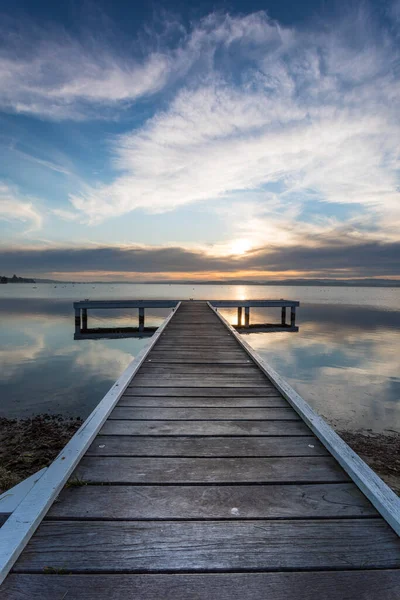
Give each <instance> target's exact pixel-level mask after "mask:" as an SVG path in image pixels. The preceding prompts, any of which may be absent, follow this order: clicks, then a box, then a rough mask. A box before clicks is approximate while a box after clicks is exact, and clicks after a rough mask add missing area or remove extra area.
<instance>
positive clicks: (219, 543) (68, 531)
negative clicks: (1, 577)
mask: <svg viewBox="0 0 400 600" xmlns="http://www.w3.org/2000/svg"><path fill="white" fill-rule="evenodd" d="M372 540H373V543H371V541H372ZM150 565H151V569H152V571H154V572H157V571H159V572H162V571H180V570H183V571H186V572H187V571H202V570H207V569H211V570H214V571H215V570H225V569H230V570H235V569H241V570H264V571H266V570H276V569H308V570H312V569H340V568H342V569H343V568H346V569H361V568H363V569H366V568H374V569H377V568H399V567H400V540H399V538H398V537H397V535H396V534H395V533H394V532H393V531H392V530H391V529H390V527H389V526H388V525H387V524H386V523H385V522H384V521H383V520H382V519H332V520H328V521H324V520H310V519H308V520H282V521H262V520H261V521H222V522H221V521H185V522H177V521H171V522H170V526H166V524H165V522H164V521H138V522H135V521H100V522H99V521H89V522H88V521H79V522H70V521H61V522H58V521H45V522H43V523H42V524H41V525H40V527H39V529H38V531H37V533H36V535H35V536H34V537H33V538H32V539H31V541H30V542H29V544H28V546H27V548H26V549H25V552H24V553H23V554H22V555H21V557H20V558H19V560H18V561H17V563H16V564H15V566H14V571H15V572H23V571H25V570H29V571H37V572H40V571H42V570H43V569H44V568H45V567H49V566H51V567H53V568H55V569H57V568H59V569H65V570H67V571H73V572H78V573H79V572H81V573H82V572H85V571H90V572H101V571H107V572H112V571H116V572H118V571H122V572H128V573H129V572H135V571H136V572H138V571H139V572H140V571H148V570H149V566H150Z"/></svg>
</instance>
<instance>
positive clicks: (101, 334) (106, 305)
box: [74, 298, 300, 340]
mask: <svg viewBox="0 0 400 600" xmlns="http://www.w3.org/2000/svg"><path fill="white" fill-rule="evenodd" d="M178 303H179V301H178V300H167V299H164V300H130V299H126V300H81V301H80V302H74V311H75V334H74V339H75V340H83V339H100V338H121V337H139V338H144V337H151V336H152V335H153V334H154V333H155V332H156V330H157V327H151V326H150V327H147V326H146V325H145V311H146V310H148V309H150V310H157V309H160V308H161V309H166V308H167V309H171V308H175V307H176V306H177V305H178ZM299 304H300V303H299V302H297V301H295V300H284V299H283V298H282V299H281V300H214V301H213V307H215V308H236V309H237V323H236V324H235V325H234V327H235V328H236V329H237V330H240V332H241V333H258V332H266V331H269V332H272V331H285V332H289V331H292V332H296V331H298V330H299V328H298V327H297V326H296V308H297V307H298V306H299ZM251 307H254V308H273V307H279V308H280V309H281V320H280V322H279V323H251V322H250V308H251ZM110 309H111V310H121V309H128V310H132V309H133V310H137V311H138V324H137V326H129V327H90V328H89V327H88V323H89V310H103V311H104V310H110ZM287 310H290V323H287V315H286V311H287ZM243 312H244V322H243Z"/></svg>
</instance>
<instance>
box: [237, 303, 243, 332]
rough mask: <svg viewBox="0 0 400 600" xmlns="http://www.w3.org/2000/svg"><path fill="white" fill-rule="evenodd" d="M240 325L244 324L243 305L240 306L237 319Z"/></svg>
mask: <svg viewBox="0 0 400 600" xmlns="http://www.w3.org/2000/svg"><path fill="white" fill-rule="evenodd" d="M237 324H238V327H240V326H241V324H242V307H241V306H238V319H237Z"/></svg>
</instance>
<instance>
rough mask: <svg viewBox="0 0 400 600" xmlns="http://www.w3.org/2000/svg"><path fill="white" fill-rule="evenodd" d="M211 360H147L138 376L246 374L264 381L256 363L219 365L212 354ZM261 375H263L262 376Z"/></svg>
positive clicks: (235, 375)
mask: <svg viewBox="0 0 400 600" xmlns="http://www.w3.org/2000/svg"><path fill="white" fill-rule="evenodd" d="M209 361H210V362H208V363H207V364H205V365H198V364H189V365H186V364H177V365H176V364H170V363H169V364H166V365H160V364H155V363H153V362H152V359H151V358H150V361H146V363H144V365H143V366H142V367H141V369H140V371H139V372H138V374H137V376H139V375H142V374H144V373H146V374H148V375H157V376H158V375H166V374H167V375H168V374H170V373H171V374H172V373H173V374H175V373H176V374H179V375H205V376H207V377H208V376H210V375H229V376H231V375H233V376H234V377H235V378H236V377H239V376H242V375H245V376H247V377H250V376H251V375H256V376H257V379H261V380H263V381H264V379H265V377H264V376H263V374H262V373H261V374H260V369H258V368H257V367H256V366H255V365H254V364H251V363H249V364H245V365H219V364H215V363H214V362H213V360H212V355H211V354H210V357H209ZM260 375H261V376H260Z"/></svg>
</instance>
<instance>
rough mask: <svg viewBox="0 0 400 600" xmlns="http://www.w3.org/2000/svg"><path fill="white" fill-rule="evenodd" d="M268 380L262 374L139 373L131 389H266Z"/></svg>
mask: <svg viewBox="0 0 400 600" xmlns="http://www.w3.org/2000/svg"><path fill="white" fill-rule="evenodd" d="M266 382H267V379H266V378H264V377H263V375H262V374H261V373H252V374H250V375H235V374H234V373H232V374H231V375H225V374H221V375H219V374H218V373H210V375H205V374H204V375H196V374H181V373H163V374H158V375H157V376H155V375H152V374H150V373H143V374H141V373H139V374H138V375H136V377H135V378H134V379H133V380H132V382H131V383H130V385H129V387H140V386H149V387H150V386H151V387H153V386H157V387H171V386H172V387H186V386H195V387H208V388H209V387H214V386H218V387H232V386H234V387H249V386H256V387H266V385H267V383H266Z"/></svg>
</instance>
